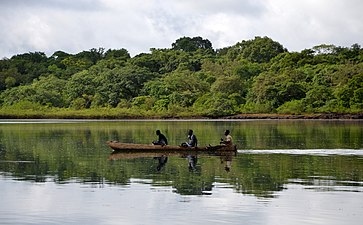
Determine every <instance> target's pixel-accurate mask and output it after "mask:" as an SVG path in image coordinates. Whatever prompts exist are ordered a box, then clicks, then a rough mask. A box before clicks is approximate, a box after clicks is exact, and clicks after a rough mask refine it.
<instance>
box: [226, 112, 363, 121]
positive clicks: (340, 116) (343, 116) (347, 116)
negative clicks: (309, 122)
mask: <svg viewBox="0 0 363 225" xmlns="http://www.w3.org/2000/svg"><path fill="white" fill-rule="evenodd" d="M223 118H225V119H327V120H329V119H352V120H354V119H363V113H357V114H343V113H319V114H301V115H290V114H238V115H233V116H226V117H223Z"/></svg>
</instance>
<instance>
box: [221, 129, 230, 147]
mask: <svg viewBox="0 0 363 225" xmlns="http://www.w3.org/2000/svg"><path fill="white" fill-rule="evenodd" d="M230 133H231V132H230V131H229V130H225V131H224V136H225V137H226V138H225V140H223V139H221V142H220V144H225V145H232V144H233V143H232V141H233V139H232V136H231V134H230Z"/></svg>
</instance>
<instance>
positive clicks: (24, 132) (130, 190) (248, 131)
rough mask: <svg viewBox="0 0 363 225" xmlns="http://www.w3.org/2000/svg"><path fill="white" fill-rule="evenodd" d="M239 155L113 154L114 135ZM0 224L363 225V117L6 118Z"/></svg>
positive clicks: (0, 155) (0, 149)
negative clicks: (224, 147) (229, 144)
mask: <svg viewBox="0 0 363 225" xmlns="http://www.w3.org/2000/svg"><path fill="white" fill-rule="evenodd" d="M157 129H159V130H161V132H162V133H163V134H165V135H166V136H167V137H168V141H169V144H170V145H179V144H180V143H182V142H184V141H186V135H187V131H188V129H193V130H194V133H195V134H196V136H197V138H198V143H199V145H200V146H205V145H209V144H211V145H215V144H218V143H219V140H220V138H222V137H223V131H224V130H225V129H229V130H231V134H232V136H233V140H234V143H235V144H237V146H238V152H237V154H235V155H234V154H233V155H223V156H220V155H219V156H217V155H203V154H202V155H197V156H196V155H193V156H181V155H170V156H168V157H167V158H165V156H162V155H154V156H152V155H142V154H140V155H137V154H113V153H112V150H111V149H110V148H109V147H108V146H107V145H106V141H108V140H117V141H120V142H129V143H144V144H147V143H151V141H152V140H155V139H156V138H157V137H156V135H155V130H157ZM0 190H1V191H0V224H190V223H194V224H207V223H208V224H257V225H259V224H261V225H262V224H264V225H265V224H270V225H281V224H329V225H338V224H339V225H340V224H353V225H354V224H357V225H358V224H361V221H363V213H362V212H363V121H357V120H354V121H349V120H346V121H344V120H330V121H321V120H314V121H313V120H233V121H232V120H229V121H220V120H205V121H195V120H177V121H175V120H163V121H154V120H152V121H145V120H142V121H136V120H135V121H132V120H131V121H130V120H128V121H99V120H98V121H87V120H0Z"/></svg>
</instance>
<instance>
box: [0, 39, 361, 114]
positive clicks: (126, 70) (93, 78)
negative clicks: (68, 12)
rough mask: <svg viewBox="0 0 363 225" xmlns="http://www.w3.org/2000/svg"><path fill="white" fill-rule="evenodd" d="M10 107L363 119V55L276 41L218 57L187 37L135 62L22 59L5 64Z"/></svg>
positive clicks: (124, 56)
mask: <svg viewBox="0 0 363 225" xmlns="http://www.w3.org/2000/svg"><path fill="white" fill-rule="evenodd" d="M0 108H1V109H2V110H4V109H5V110H6V109H16V108H18V109H29V108H31V109H33V110H42V109H45V108H47V109H49V108H51V109H62V110H63V109H69V110H83V109H91V110H92V109H95V110H97V109H101V108H102V109H106V108H107V109H122V110H124V111H125V110H130V111H133V112H140V113H141V112H148V115H163V114H168V115H174V116H177V115H179V114H180V113H187V114H188V115H203V116H223V115H232V114H238V113H289V114H302V113H361V112H363V49H362V48H361V46H359V45H358V44H353V45H352V46H351V47H337V46H334V45H325V44H322V45H318V46H315V47H313V48H311V49H305V50H303V51H301V52H289V51H288V50H287V49H286V48H284V47H283V46H282V45H281V44H280V43H278V42H276V41H274V40H272V39H271V38H269V37H255V38H254V39H252V40H247V41H245V40H243V41H241V42H238V43H236V44H235V45H233V46H230V47H226V48H222V49H216V50H215V49H213V47H212V43H211V42H210V41H209V40H207V39H203V38H201V37H193V38H190V37H182V38H179V39H178V40H176V41H175V42H174V43H172V45H171V48H168V49H154V48H152V49H150V53H142V54H139V55H136V56H134V57H131V56H130V54H129V53H128V51H127V50H126V49H118V50H113V49H109V50H105V49H104V48H98V49H90V50H89V51H82V52H80V53H78V54H69V53H66V52H62V51H57V52H55V53H54V54H53V55H51V56H50V57H47V56H46V55H45V54H44V53H42V52H30V53H25V54H19V55H15V56H13V57H11V58H10V59H7V58H4V59H2V60H0Z"/></svg>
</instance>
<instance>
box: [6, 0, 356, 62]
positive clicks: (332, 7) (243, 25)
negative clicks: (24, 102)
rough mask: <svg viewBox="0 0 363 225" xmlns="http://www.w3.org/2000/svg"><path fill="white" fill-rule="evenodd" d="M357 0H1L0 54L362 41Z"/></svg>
mask: <svg viewBox="0 0 363 225" xmlns="http://www.w3.org/2000/svg"><path fill="white" fill-rule="evenodd" d="M362 12H363V1H361V0H0V15H1V16H0V59H1V58H4V57H11V56H13V55H16V54H22V53H26V52H34V51H40V52H45V53H46V54H47V55H48V56H50V55H51V54H53V53H54V52H55V51H58V50H61V51H65V52H68V53H72V54H73V53H78V52H81V51H84V50H89V49H91V48H99V47H103V48H105V49H120V48H125V49H127V50H128V51H129V52H130V54H131V55H132V56H134V55H137V54H139V53H147V52H149V49H150V48H170V47H171V44H172V43H173V42H174V41H175V40H177V39H178V38H180V37H183V36H188V37H195V36H201V37H202V38H204V39H208V40H210V41H211V42H212V44H213V47H214V48H215V49H217V48H222V47H227V46H231V45H234V44H236V43H237V42H240V41H241V40H249V39H253V38H254V37H255V36H262V37H263V36H268V37H270V38H272V39H273V40H275V41H278V42H279V43H280V44H282V45H283V46H284V47H285V48H287V49H288V50H289V51H301V50H303V49H306V48H311V47H313V46H316V45H319V44H334V45H336V46H344V47H350V46H351V45H352V44H354V43H358V44H360V45H361V46H363V13H362Z"/></svg>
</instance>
